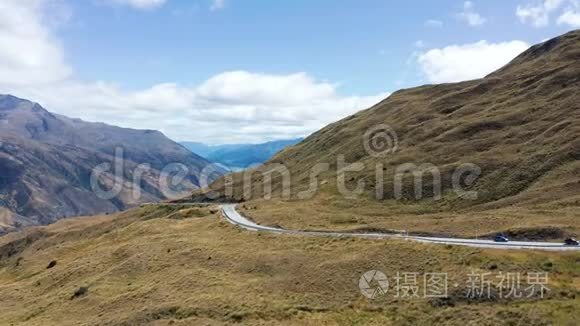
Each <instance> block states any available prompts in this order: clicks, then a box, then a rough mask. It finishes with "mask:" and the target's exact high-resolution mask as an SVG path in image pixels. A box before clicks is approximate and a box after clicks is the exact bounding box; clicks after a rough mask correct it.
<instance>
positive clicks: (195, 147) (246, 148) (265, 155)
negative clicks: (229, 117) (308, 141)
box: [181, 138, 303, 171]
mask: <svg viewBox="0 0 580 326" xmlns="http://www.w3.org/2000/svg"><path fill="white" fill-rule="evenodd" d="M302 140H303V138H296V139H288V140H276V141H271V142H266V143H261V144H227V145H206V144H203V143H198V142H182V143H181V144H182V145H183V146H185V147H186V148H188V149H189V150H191V151H192V152H194V153H196V154H198V155H200V156H202V157H204V158H206V159H207V160H209V161H211V162H216V163H219V164H221V165H223V166H225V167H227V168H228V169H230V170H233V171H236V170H241V169H245V168H248V167H250V166H253V165H256V164H262V163H264V162H266V161H268V160H269V159H270V158H272V156H274V155H275V154H276V153H278V152H279V151H281V150H283V149H284V148H286V147H288V146H292V145H295V144H297V143H299V142H301V141H302Z"/></svg>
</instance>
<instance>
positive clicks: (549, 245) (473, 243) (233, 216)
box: [221, 204, 580, 252]
mask: <svg viewBox="0 0 580 326" xmlns="http://www.w3.org/2000/svg"><path fill="white" fill-rule="evenodd" d="M221 208H222V212H223V213H224V216H225V218H226V219H227V220H228V222H230V223H232V224H234V225H238V226H240V227H242V228H244V229H246V230H250V231H266V232H272V233H279V234H297V235H308V236H331V237H361V238H376V239H385V238H398V239H404V240H410V241H417V242H424V243H435V244H447V245H460V246H469V247H477V248H498V249H535V250H553V251H571V250H576V251H578V252H580V247H579V246H566V245H564V244H561V243H554V242H523V241H510V242H507V243H498V242H494V241H491V240H474V239H457V238H435V237H415V236H405V235H396V234H384V233H344V232H331V231H329V232H324V231H316V232H312V231H295V230H286V229H282V228H275V227H268V226H262V225H259V224H256V223H254V222H252V221H250V220H248V219H247V218H245V217H244V216H242V215H241V214H240V213H238V211H236V205H235V204H225V205H222V206H221Z"/></svg>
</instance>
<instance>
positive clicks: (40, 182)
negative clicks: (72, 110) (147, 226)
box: [0, 95, 223, 232]
mask: <svg viewBox="0 0 580 326" xmlns="http://www.w3.org/2000/svg"><path fill="white" fill-rule="evenodd" d="M119 155H122V156H119ZM116 157H117V159H116ZM103 163H105V164H107V163H108V164H110V165H112V166H109V167H108V169H106V171H103V173H102V174H101V177H100V178H99V179H98V184H99V186H100V188H99V189H104V190H111V189H112V188H113V187H114V184H119V185H122V188H121V189H119V193H118V195H117V196H114V197H112V198H100V197H102V196H98V195H97V194H96V193H95V191H94V189H93V188H94V186H92V185H91V174H92V173H93V171H94V169H95V168H97V167H99V166H101V165H102V164H103ZM117 163H120V164H117ZM171 163H179V164H182V165H183V167H185V168H186V169H187V170H188V171H187V175H186V176H185V177H184V179H183V181H182V182H181V183H179V184H178V185H175V186H174V187H173V188H170V189H167V191H165V192H164V191H163V189H162V187H161V186H162V182H161V178H160V176H161V175H162V173H163V172H162V171H163V170H164V169H165V168H167V167H168V166H169V165H170V164H171ZM140 164H147V165H148V168H147V167H145V166H142V171H141V172H140V171H139V169H138V166H139V165H140ZM209 164H210V162H209V161H207V160H206V159H204V158H202V157H200V156H197V155H195V154H193V153H191V152H190V151H188V150H187V149H185V148H184V147H183V146H181V145H179V144H177V143H175V142H173V141H171V140H170V139H169V138H167V137H165V136H164V135H163V134H162V133H160V132H159V131H154V130H134V129H126V128H119V127H115V126H110V125H106V124H103V123H91V122H85V121H82V120H79V119H71V118H67V117H65V116H62V115H58V114H53V113H50V112H48V111H47V110H45V109H44V108H43V107H42V106H40V105H39V104H37V103H34V102H31V101H28V100H24V99H20V98H17V97H14V96H10V95H0V171H1V172H0V232H5V231H8V230H12V229H14V228H19V227H22V226H27V225H38V224H48V223H51V222H54V221H56V220H58V219H60V218H63V217H68V216H79V215H92V214H98V213H110V212H116V211H119V210H124V209H126V208H129V207H132V206H135V205H137V204H139V203H143V202H155V201H159V200H162V199H166V198H167V193H173V192H175V193H183V192H186V191H191V190H192V189H195V188H196V187H197V186H198V185H199V178H200V173H201V172H202V170H203V169H204V167H206V166H207V165H209ZM102 167H103V168H107V166H102ZM169 167H170V168H171V166H169ZM117 168H118V169H119V171H115V169H117ZM184 171H185V169H184ZM216 172H217V173H211V174H212V175H211V176H209V177H210V179H211V178H214V177H215V176H216V175H217V174H219V173H222V172H223V170H222V169H219V168H216ZM137 174H140V175H139V176H138V175H137ZM137 177H139V180H138V179H136V178H137ZM115 182H116V183H115ZM134 189H138V191H139V192H140V195H139V196H134V195H133V193H134Z"/></svg>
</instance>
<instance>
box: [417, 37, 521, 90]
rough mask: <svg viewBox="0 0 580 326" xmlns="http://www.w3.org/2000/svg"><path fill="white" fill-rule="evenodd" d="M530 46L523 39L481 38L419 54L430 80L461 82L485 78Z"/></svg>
mask: <svg viewBox="0 0 580 326" xmlns="http://www.w3.org/2000/svg"><path fill="white" fill-rule="evenodd" d="M528 48H529V45H528V44H527V43H525V42H523V41H511V42H503V43H489V42H487V41H479V42H476V43H471V44H464V45H450V46H447V47H444V48H442V49H432V50H429V51H427V52H425V53H422V54H421V55H419V57H418V62H419V64H420V66H421V69H422V70H423V73H424V74H425V76H426V77H427V79H428V80H429V81H430V82H433V83H444V82H458V81H464V80H471V79H477V78H481V77H484V76H486V75H487V74H489V73H491V72H493V71H495V70H497V69H499V68H501V67H502V66H504V65H505V64H507V63H508V62H509V61H511V60H512V59H513V58H515V57H516V56H517V55H519V54H520V53H522V52H523V51H525V50H526V49H528Z"/></svg>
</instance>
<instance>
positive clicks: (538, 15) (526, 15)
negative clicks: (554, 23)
mask: <svg viewBox="0 0 580 326" xmlns="http://www.w3.org/2000/svg"><path fill="white" fill-rule="evenodd" d="M571 1H572V2H575V1H576V0H571ZM564 2H566V0H543V1H541V2H536V3H535V4H527V5H525V6H521V5H520V6H518V7H517V9H516V15H517V16H518V17H519V19H520V21H521V22H522V23H524V24H525V23H530V24H532V25H533V26H535V27H545V26H548V25H549V24H550V14H551V13H553V12H554V11H556V10H557V9H558V8H560V7H561V6H562V4H564Z"/></svg>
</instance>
